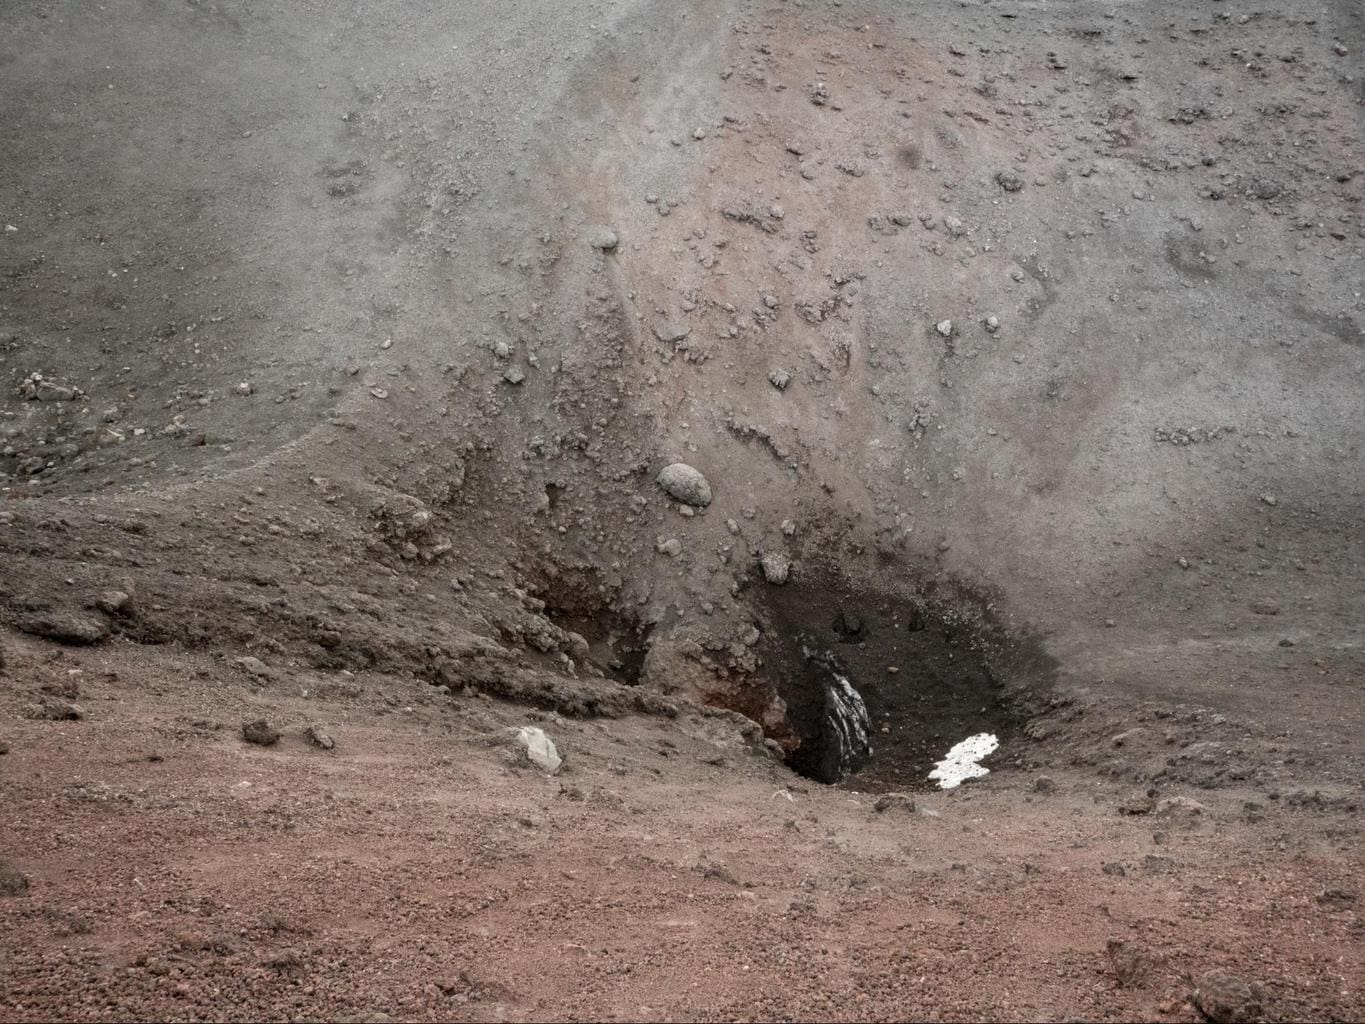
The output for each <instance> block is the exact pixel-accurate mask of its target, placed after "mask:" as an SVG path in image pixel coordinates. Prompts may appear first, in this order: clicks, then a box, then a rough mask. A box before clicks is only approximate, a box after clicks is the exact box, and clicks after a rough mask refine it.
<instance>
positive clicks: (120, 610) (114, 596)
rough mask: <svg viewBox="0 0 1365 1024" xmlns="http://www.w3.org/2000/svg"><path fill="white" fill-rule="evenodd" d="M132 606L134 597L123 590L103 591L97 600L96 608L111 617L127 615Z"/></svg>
mask: <svg viewBox="0 0 1365 1024" xmlns="http://www.w3.org/2000/svg"><path fill="white" fill-rule="evenodd" d="M132 606H133V598H132V595H130V594H128V593H126V592H125V591H122V590H102V591H100V593H99V596H98V597H96V598H95V607H96V608H98V609H99V610H100V611H102V612H105V613H107V614H109V615H127V614H128V613H129V612H130V611H132Z"/></svg>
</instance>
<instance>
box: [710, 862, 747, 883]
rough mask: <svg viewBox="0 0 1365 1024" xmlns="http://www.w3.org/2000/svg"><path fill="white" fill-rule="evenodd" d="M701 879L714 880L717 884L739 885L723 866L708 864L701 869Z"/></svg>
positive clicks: (737, 880)
mask: <svg viewBox="0 0 1365 1024" xmlns="http://www.w3.org/2000/svg"><path fill="white" fill-rule="evenodd" d="M701 876H702V878H714V879H715V880H716V881H717V882H724V883H725V884H726V885H739V879H738V878H736V877H735V876H734V875H733V874H732V873H731V872H730V869H729V868H727V867H726V866H725V865H724V864H708V865H706V867H705V868H703V869H702V873H701Z"/></svg>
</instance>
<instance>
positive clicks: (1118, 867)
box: [1100, 861, 1128, 878]
mask: <svg viewBox="0 0 1365 1024" xmlns="http://www.w3.org/2000/svg"><path fill="white" fill-rule="evenodd" d="M1100 870H1101V871H1103V872H1104V873H1105V874H1106V875H1113V876H1114V877H1115V878H1123V877H1124V876H1125V875H1127V874H1128V872H1127V870H1126V869H1125V868H1124V866H1123V865H1122V864H1120V863H1119V862H1118V861H1111V862H1110V863H1108V864H1103V865H1101V866H1100Z"/></svg>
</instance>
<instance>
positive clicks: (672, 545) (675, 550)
mask: <svg viewBox="0 0 1365 1024" xmlns="http://www.w3.org/2000/svg"><path fill="white" fill-rule="evenodd" d="M654 550H656V551H658V552H659V554H661V555H667V556H668V557H669V558H677V557H678V556H679V555H681V554H682V541H680V540H678V538H677V537H670V538H668V540H664V541H660V542H659V543H657V544H656V545H654Z"/></svg>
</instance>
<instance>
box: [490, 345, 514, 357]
mask: <svg viewBox="0 0 1365 1024" xmlns="http://www.w3.org/2000/svg"><path fill="white" fill-rule="evenodd" d="M511 354H512V346H511V345H509V344H507V342H505V341H497V342H495V343H494V345H493V355H495V356H497V357H498V358H499V359H507V358H508V357H509V356H511Z"/></svg>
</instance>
